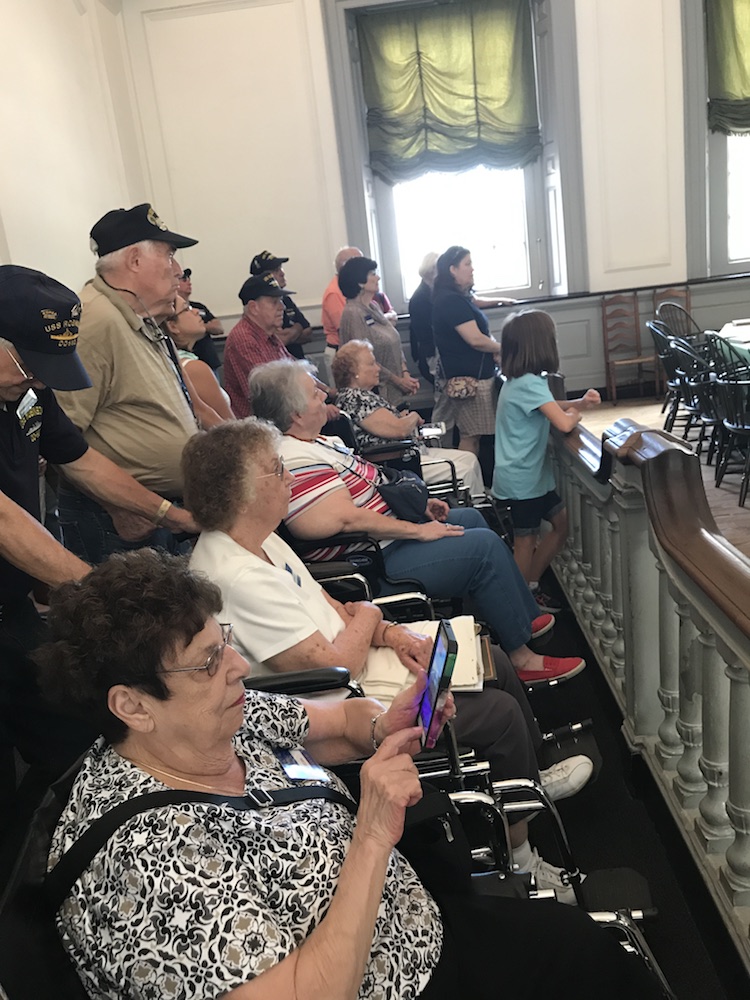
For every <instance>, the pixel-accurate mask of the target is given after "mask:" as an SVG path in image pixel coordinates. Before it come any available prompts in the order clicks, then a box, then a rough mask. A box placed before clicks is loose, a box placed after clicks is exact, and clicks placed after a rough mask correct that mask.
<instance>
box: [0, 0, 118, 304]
mask: <svg viewBox="0 0 750 1000" xmlns="http://www.w3.org/2000/svg"><path fill="white" fill-rule="evenodd" d="M116 21H117V10H116V4H113V3H112V2H111V0H109V2H108V4H107V5H106V6H105V5H102V3H100V0H34V2H29V0H3V5H2V40H3V45H2V59H0V94H2V100H0V135H2V155H0V262H2V263H15V264H24V265H26V266H28V267H36V268H39V269H40V270H44V271H47V272H49V273H50V274H52V275H54V276H55V277H56V278H58V279H59V280H61V281H63V282H65V283H67V284H69V285H71V286H72V287H73V288H78V287H79V286H80V285H81V284H82V283H83V281H84V280H85V279H86V278H88V277H90V276H91V274H92V272H93V257H92V255H91V252H90V250H89V237H88V232H89V229H90V228H91V225H92V224H93V223H94V222H95V221H96V219H97V218H98V217H99V216H100V215H101V214H102V213H103V212H104V211H106V210H107V209H108V208H111V207H112V206H113V205H119V204H122V203H123V202H124V201H126V200H127V198H128V192H127V183H126V175H125V170H124V167H123V162H122V156H121V150H120V144H119V135H118V131H117V128H116V126H115V117H116V116H115V114H114V111H113V105H112V102H111V95H110V93H109V87H108V79H107V70H106V66H107V65H109V66H110V67H116V66H118V63H119V65H120V67H121V63H122V60H121V52H120V51H119V45H120V40H119V36H118V33H117V28H116V25H115V22H116ZM107 22H111V23H112V25H113V28H112V34H111V36H110V41H109V43H107V45H108V46H114V48H111V47H108V48H107V49H106V50H105V48H103V43H102V41H101V37H100V27H101V26H102V24H105V23H107ZM120 76H122V73H121V72H120Z"/></svg>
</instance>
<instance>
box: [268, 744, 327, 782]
mask: <svg viewBox="0 0 750 1000" xmlns="http://www.w3.org/2000/svg"><path fill="white" fill-rule="evenodd" d="M274 753H275V754H276V758H277V760H278V762H279V763H280V764H281V766H282V767H283V768H284V773H285V774H286V776H287V778H289V780H290V781H320V782H323V783H324V784H328V783H329V782H330V780H331V776H330V775H329V774H328V773H327V772H326V771H324V770H323V768H322V767H321V766H320V764H316V763H315V761H314V760H313V759H312V757H311V756H310V754H309V753H308V752H307V751H306V750H299V749H297V750H280V749H278V748H277V749H276V750H274Z"/></svg>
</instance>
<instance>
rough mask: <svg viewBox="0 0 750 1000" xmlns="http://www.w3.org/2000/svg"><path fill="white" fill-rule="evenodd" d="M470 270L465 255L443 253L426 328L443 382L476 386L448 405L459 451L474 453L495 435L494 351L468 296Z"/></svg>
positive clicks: (480, 314) (455, 249) (481, 315)
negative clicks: (460, 380) (464, 380)
mask: <svg viewBox="0 0 750 1000" xmlns="http://www.w3.org/2000/svg"><path fill="white" fill-rule="evenodd" d="M473 284H474V268H473V267H472V263H471V252H470V251H469V250H467V249H466V248H465V247H460V246H452V247H449V248H448V249H447V250H446V251H445V253H444V254H441V255H440V257H438V262H437V278H436V279H435V288H434V291H433V298H432V327H433V332H434V335H435V346H436V347H437V350H438V353H439V355H440V361H441V363H442V369H443V374H444V376H445V378H446V379H451V378H454V377H456V376H459V375H468V376H471V377H472V378H476V379H478V380H479V385H478V387H477V391H476V395H474V396H472V397H470V398H467V399H454V400H453V403H454V404H455V405H454V412H455V419H456V424H457V426H458V429H459V431H460V432H461V442H460V444H459V448H461V449H462V450H463V451H471V452H473V453H474V454H475V455H476V454H477V453H478V452H479V438H480V437H481V435H482V434H494V432H495V406H496V404H497V390H496V388H495V363H496V361H498V360H499V357H500V345H499V344H498V342H497V341H496V340H495V338H494V337H492V336H490V328H489V324H488V322H487V317H486V316H485V315H484V313H483V312H482V310H481V309H479V308H478V307H477V306H476V304H475V302H474V299H473V297H472V295H471V289H472V286H473Z"/></svg>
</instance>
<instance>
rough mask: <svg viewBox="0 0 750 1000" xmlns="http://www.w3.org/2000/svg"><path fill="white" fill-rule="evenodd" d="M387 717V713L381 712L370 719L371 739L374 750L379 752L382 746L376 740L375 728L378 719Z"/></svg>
mask: <svg viewBox="0 0 750 1000" xmlns="http://www.w3.org/2000/svg"><path fill="white" fill-rule="evenodd" d="M382 715H385V712H380V713H379V714H378V715H373V717H372V718H371V719H370V739H371V740H372V749H373V750H377V749H378V747H379V746H380V744H379V743H378V741H377V740H376V739H375V726H376V725H377V724H378V719H379V718H380V717H381V716H382Z"/></svg>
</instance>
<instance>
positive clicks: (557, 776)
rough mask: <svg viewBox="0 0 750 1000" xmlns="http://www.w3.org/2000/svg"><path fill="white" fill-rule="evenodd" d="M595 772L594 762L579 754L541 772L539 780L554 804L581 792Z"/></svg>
mask: <svg viewBox="0 0 750 1000" xmlns="http://www.w3.org/2000/svg"><path fill="white" fill-rule="evenodd" d="M593 770H594V764H593V762H592V761H591V760H590V759H589V758H588V757H585V756H584V755H583V754H577V755H576V756H575V757H566V758H565V760H561V761H559V762H558V763H557V764H553V765H552V767H546V768H545V769H544V770H543V771H540V772H539V780H540V782H541V785H542V788H543V789H544V790H545V792H546V793H547V795H549V797H550V798H551V799H552V801H553V802H557V800H558V799H567V798H570V796H571V795H575V794H576V792H580V790H581V789H582V788H583V786H584V785H585V784H586V782H587V781H588V780H589V778H590V777H591V775H592V773H593Z"/></svg>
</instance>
